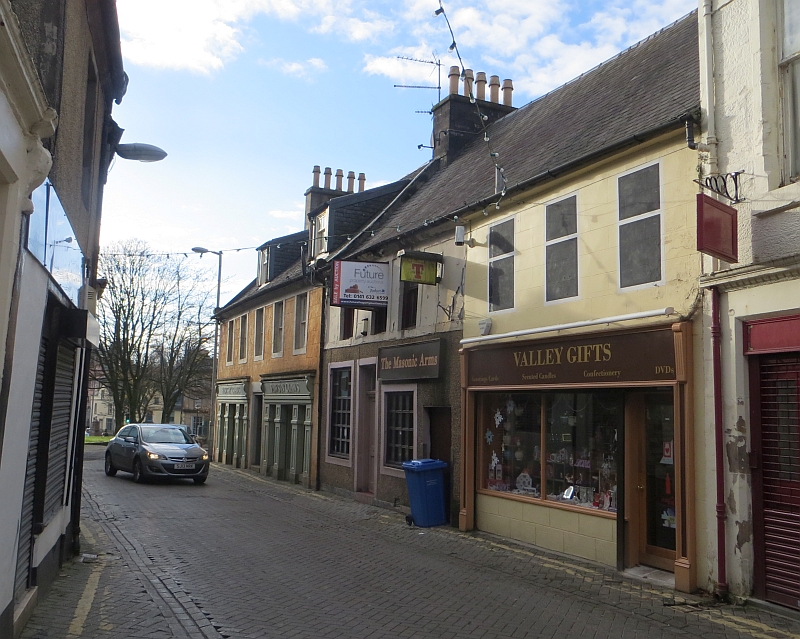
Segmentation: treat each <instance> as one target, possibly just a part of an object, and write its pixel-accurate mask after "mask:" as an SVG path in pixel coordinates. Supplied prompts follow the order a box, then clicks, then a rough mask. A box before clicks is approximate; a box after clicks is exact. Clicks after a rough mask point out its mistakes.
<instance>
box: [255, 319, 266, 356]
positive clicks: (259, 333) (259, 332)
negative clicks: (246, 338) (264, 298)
mask: <svg viewBox="0 0 800 639" xmlns="http://www.w3.org/2000/svg"><path fill="white" fill-rule="evenodd" d="M255 324H256V325H255V329H254V331H255V334H254V335H253V355H254V356H255V358H256V359H261V358H262V357H264V309H263V307H262V308H257V309H256V321H255Z"/></svg>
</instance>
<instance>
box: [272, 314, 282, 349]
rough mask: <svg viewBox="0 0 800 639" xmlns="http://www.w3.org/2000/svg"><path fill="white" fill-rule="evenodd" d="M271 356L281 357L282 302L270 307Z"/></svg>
mask: <svg viewBox="0 0 800 639" xmlns="http://www.w3.org/2000/svg"><path fill="white" fill-rule="evenodd" d="M272 356H273V357H282V356H283V301H280V302H275V303H274V304H273V305H272Z"/></svg>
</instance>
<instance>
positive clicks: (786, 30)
mask: <svg viewBox="0 0 800 639" xmlns="http://www.w3.org/2000/svg"><path fill="white" fill-rule="evenodd" d="M782 36H783V37H782V42H781V54H780V73H781V76H782V77H783V96H784V116H785V117H784V120H783V122H784V127H783V128H784V155H785V157H786V169H787V171H788V177H789V180H788V181H790V182H796V181H797V180H798V179H799V178H800V2H798V0H783V34H782Z"/></svg>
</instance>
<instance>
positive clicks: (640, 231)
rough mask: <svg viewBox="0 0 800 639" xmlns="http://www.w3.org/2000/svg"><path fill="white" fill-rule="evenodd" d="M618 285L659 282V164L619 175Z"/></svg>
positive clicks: (625, 286)
mask: <svg viewBox="0 0 800 639" xmlns="http://www.w3.org/2000/svg"><path fill="white" fill-rule="evenodd" d="M617 186H618V196H619V200H618V202H619V286H620V288H628V287H631V286H641V285H643V284H653V283H658V282H660V281H661V279H662V277H663V274H662V272H661V186H660V180H659V165H658V164H652V165H650V166H648V167H645V168H643V169H639V170H638V171H634V172H633V173H628V174H627V175H624V176H622V177H620V178H619V180H618V183H617Z"/></svg>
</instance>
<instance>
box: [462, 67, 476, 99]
mask: <svg viewBox="0 0 800 639" xmlns="http://www.w3.org/2000/svg"><path fill="white" fill-rule="evenodd" d="M473 77H474V75H473V73H472V69H464V95H466V96H470V95H472V78H473Z"/></svg>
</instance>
